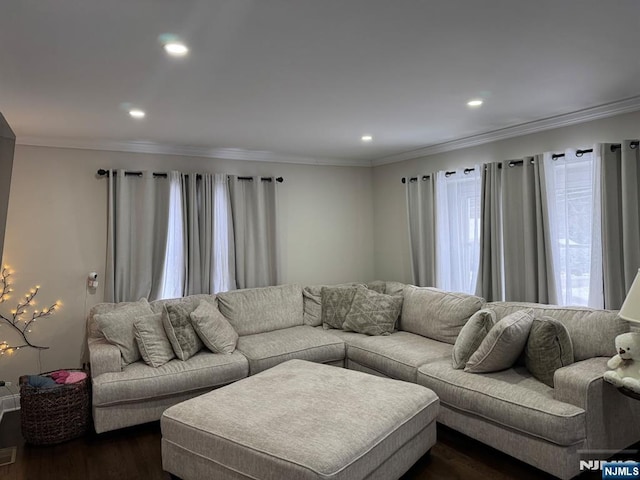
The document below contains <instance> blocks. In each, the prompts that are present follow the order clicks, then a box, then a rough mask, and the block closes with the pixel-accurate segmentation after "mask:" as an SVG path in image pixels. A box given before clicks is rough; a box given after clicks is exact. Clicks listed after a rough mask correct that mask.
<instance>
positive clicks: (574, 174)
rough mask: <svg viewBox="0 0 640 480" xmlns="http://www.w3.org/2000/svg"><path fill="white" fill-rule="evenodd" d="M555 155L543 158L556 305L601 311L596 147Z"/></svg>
mask: <svg viewBox="0 0 640 480" xmlns="http://www.w3.org/2000/svg"><path fill="white" fill-rule="evenodd" d="M577 152H578V154H577ZM556 157H557V158H555V159H554V158H553V155H552V154H550V153H547V154H545V155H544V164H545V168H544V170H545V182H546V186H547V200H548V202H549V224H550V235H551V246H552V248H551V256H552V259H553V264H554V280H555V283H556V291H557V294H558V303H559V304H560V305H585V306H590V307H595V308H603V306H604V295H603V273H602V239H601V236H602V235H601V202H600V197H601V195H600V183H601V168H602V161H601V158H600V155H599V153H598V149H597V148H595V149H594V150H593V152H584V153H582V151H576V150H566V151H565V152H564V156H561V157H558V156H557V155H556Z"/></svg>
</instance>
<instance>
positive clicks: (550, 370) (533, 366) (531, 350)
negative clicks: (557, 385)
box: [524, 317, 573, 387]
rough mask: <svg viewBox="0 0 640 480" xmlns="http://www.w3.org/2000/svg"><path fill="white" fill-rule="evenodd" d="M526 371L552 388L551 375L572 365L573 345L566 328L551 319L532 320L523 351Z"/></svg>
mask: <svg viewBox="0 0 640 480" xmlns="http://www.w3.org/2000/svg"><path fill="white" fill-rule="evenodd" d="M524 360H525V365H526V366H527V370H529V372H531V374H532V375H533V376H534V377H536V378H537V379H538V380H540V381H541V382H543V383H546V384H547V385H549V386H550V387H553V374H554V373H555V371H556V370H557V369H559V368H561V367H566V366H567V365H571V364H572V363H573V345H572V343H571V337H569V332H568V331H567V328H566V327H565V326H564V324H562V322H559V321H558V320H555V319H554V318H551V317H542V318H534V319H533V324H532V325H531V331H530V332H529V339H528V340H527V345H526V346H525V349H524Z"/></svg>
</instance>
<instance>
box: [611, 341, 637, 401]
mask: <svg viewBox="0 0 640 480" xmlns="http://www.w3.org/2000/svg"><path fill="white" fill-rule="evenodd" d="M616 350H617V351H618V353H617V354H616V355H614V356H613V357H612V358H611V359H610V360H609V361H608V362H607V366H608V367H609V368H610V369H611V371H608V372H606V373H605V374H604V379H605V380H606V381H607V382H609V383H612V384H613V385H615V386H616V387H625V388H627V389H629V390H631V391H633V392H635V393H639V394H640V333H638V332H629V333H623V334H621V335H618V336H617V337H616Z"/></svg>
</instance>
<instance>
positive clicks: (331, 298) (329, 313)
mask: <svg viewBox="0 0 640 480" xmlns="http://www.w3.org/2000/svg"><path fill="white" fill-rule="evenodd" d="M320 295H321V297H322V326H323V327H324V328H325V329H329V328H337V329H338V330H341V329H342V324H343V323H344V320H345V318H346V317H347V314H348V313H349V310H351V303H353V297H354V296H355V295H356V287H355V286H350V287H322V290H321V294H320Z"/></svg>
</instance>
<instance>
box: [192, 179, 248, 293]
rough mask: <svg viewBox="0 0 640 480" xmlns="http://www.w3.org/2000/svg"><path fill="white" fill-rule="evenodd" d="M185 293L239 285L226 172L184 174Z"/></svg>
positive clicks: (232, 287) (228, 288)
mask: <svg viewBox="0 0 640 480" xmlns="http://www.w3.org/2000/svg"><path fill="white" fill-rule="evenodd" d="M181 194H182V206H183V209H182V211H183V223H184V239H185V241H184V249H185V252H184V258H185V266H186V270H185V286H184V295H194V294H198V293H218V292H221V291H227V290H231V289H234V288H235V279H234V277H235V268H234V257H235V255H234V244H233V225H232V220H231V196H230V193H229V185H228V182H227V176H226V175H223V174H215V175H212V174H208V173H205V174H200V175H193V174H191V175H186V174H182V175H181Z"/></svg>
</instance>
